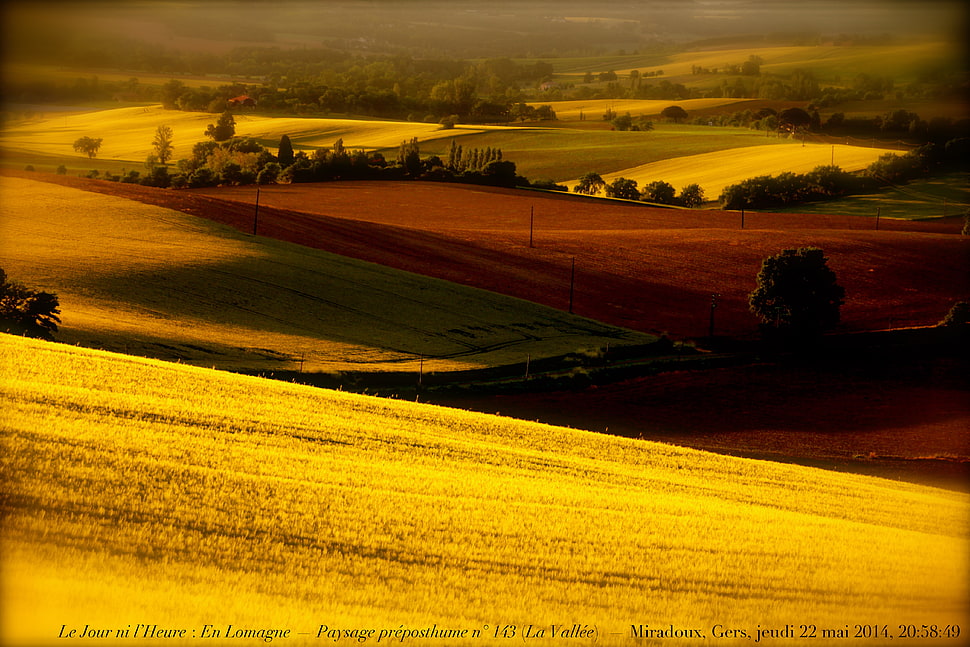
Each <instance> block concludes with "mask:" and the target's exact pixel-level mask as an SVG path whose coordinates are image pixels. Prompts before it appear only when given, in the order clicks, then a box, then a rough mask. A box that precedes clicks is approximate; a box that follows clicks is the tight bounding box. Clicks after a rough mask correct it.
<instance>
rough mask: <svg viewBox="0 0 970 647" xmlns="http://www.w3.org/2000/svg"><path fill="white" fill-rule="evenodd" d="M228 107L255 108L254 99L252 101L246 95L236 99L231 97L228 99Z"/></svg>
mask: <svg viewBox="0 0 970 647" xmlns="http://www.w3.org/2000/svg"><path fill="white" fill-rule="evenodd" d="M229 107H230V108H255V107H256V99H253V98H252V97H250V96H248V95H245V94H242V95H239V96H238V97H233V98H232V99H229Z"/></svg>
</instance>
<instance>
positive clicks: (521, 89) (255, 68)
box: [5, 42, 964, 123]
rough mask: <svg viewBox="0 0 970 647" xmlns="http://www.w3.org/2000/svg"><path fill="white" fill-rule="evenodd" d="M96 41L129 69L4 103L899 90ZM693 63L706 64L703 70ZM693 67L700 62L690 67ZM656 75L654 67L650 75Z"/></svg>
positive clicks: (525, 111)
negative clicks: (575, 77)
mask: <svg viewBox="0 0 970 647" xmlns="http://www.w3.org/2000/svg"><path fill="white" fill-rule="evenodd" d="M117 45H118V47H119V48H120V50H119V51H117V52H115V51H112V49H111V47H110V46H109V45H108V44H105V45H104V46H103V47H101V48H99V49H98V50H96V51H92V50H83V51H80V52H78V53H77V55H76V56H73V57H71V60H72V61H73V63H74V64H75V65H83V66H84V67H85V68H86V69H97V68H99V67H102V66H106V65H108V64H109V63H111V62H117V61H124V68H125V69H126V70H127V71H129V72H131V73H132V77H131V78H130V79H128V80H126V81H114V82H112V81H106V80H101V79H99V78H98V77H97V76H96V75H89V74H87V75H84V76H79V77H77V78H75V79H73V80H67V79H69V78H70V77H69V76H65V77H64V78H65V80H64V81H61V82H57V81H54V80H49V79H48V80H44V79H39V80H32V81H30V82H26V83H20V84H12V83H8V84H7V85H6V87H5V94H6V101H7V102H9V103H26V104H41V103H85V102H96V101H110V100H115V101H157V102H160V103H162V104H163V105H165V107H166V108H169V109H173V110H174V109H177V110H188V111H208V112H213V113H218V112H222V111H223V110H225V108H226V106H227V103H228V101H229V100H230V99H232V98H234V97H238V96H241V95H245V96H249V97H251V98H252V99H254V100H255V103H256V109H257V110H258V111H259V112H260V113H264V114H295V115H314V116H323V115H332V114H353V115H363V116H371V117H380V118H388V119H407V120H410V121H439V120H440V119H443V118H448V117H451V116H455V117H456V118H457V119H460V120H461V121H464V122H474V123H499V122H511V121H516V120H522V121H525V120H535V119H543V118H554V115H553V114H551V113H549V112H542V111H540V112H536V109H535V108H534V107H532V106H529V105H526V102H527V101H528V102H542V101H554V100H563V99H665V100H670V101H678V100H684V99H696V98H705V97H730V98H761V99H771V100H778V101H806V102H812V104H813V105H814V106H816V107H820V108H821V107H830V106H833V105H838V104H839V103H842V102H846V101H853V100H860V99H868V100H872V99H881V98H884V97H889V96H894V94H896V93H901V92H903V89H901V88H895V87H894V82H893V79H892V78H889V77H881V76H878V75H867V74H860V75H858V76H857V77H856V78H855V79H853V80H852V82H851V84H850V87H842V88H832V87H823V86H822V85H821V84H820V83H819V82H818V81H817V80H816V79H815V78H814V77H813V75H812V73H811V72H810V71H801V70H799V71H795V72H793V73H792V74H790V75H787V76H779V75H768V74H762V73H761V71H760V69H759V68H760V65H759V61H758V60H757V57H754V56H752V57H750V58H749V59H748V60H747V61H742V62H739V64H738V65H737V70H735V71H737V72H738V75H737V76H728V74H729V73H731V72H732V70H730V69H728V70H724V71H723V73H724V74H725V75H726V76H725V79H724V80H723V81H722V82H721V83H719V84H718V85H716V86H713V87H709V88H706V89H698V88H688V87H686V86H685V85H683V84H682V83H672V82H670V81H668V80H665V79H663V78H662V77H661V75H662V71H661V72H652V73H650V74H649V75H648V74H645V73H644V74H641V73H640V72H638V71H637V70H633V71H631V72H628V73H626V74H623V75H618V74H617V73H616V72H614V71H612V70H605V71H602V72H599V73H596V74H594V73H592V72H590V73H588V74H587V75H586V78H585V79H584V80H583V81H582V82H577V83H553V82H552V79H553V65H552V63H550V62H548V61H542V60H540V61H533V62H517V61H513V60H512V59H509V58H493V59H486V60H481V61H462V60H446V59H421V58H412V57H409V56H403V55H401V56H364V55H360V54H353V53H348V52H341V51H337V50H329V49H322V48H321V49H279V48H259V47H246V48H237V49H234V50H232V51H230V52H228V53H225V54H218V55H217V54H200V53H180V52H175V51H166V50H164V49H162V48H160V47H158V46H148V45H145V46H138V45H137V44H126V45H122V44H121V42H119V43H118V44H117ZM138 72H145V73H150V74H171V75H172V76H173V77H174V78H173V79H172V80H171V81H170V82H168V83H166V84H165V85H164V86H158V85H153V84H145V83H141V82H139V80H138V78H137V76H136V74H137V73H138ZM703 72H708V71H707V70H703ZM697 73H700V72H697ZM188 74H195V75H198V74H211V75H229V76H232V77H235V78H237V79H238V78H243V79H252V81H251V82H249V81H247V82H237V83H232V84H223V85H219V86H201V87H194V86H190V85H189V84H187V83H185V82H183V81H182V80H180V79H179V78H178V76H180V75H188ZM658 77H660V78H658ZM924 81H925V82H923V83H917V84H912V85H911V86H909V87H907V88H905V92H906V94H907V95H908V96H914V95H915V96H924V97H926V96H933V97H948V96H959V95H960V94H961V93H962V92H963V91H964V89H963V88H962V87H961V84H960V81H959V80H958V79H953V80H949V79H945V78H932V79H931V78H927V79H925V80H924Z"/></svg>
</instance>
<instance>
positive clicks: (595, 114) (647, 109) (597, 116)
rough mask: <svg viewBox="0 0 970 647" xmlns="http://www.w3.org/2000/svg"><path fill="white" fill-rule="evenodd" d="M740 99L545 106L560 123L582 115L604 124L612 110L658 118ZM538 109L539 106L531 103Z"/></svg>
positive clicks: (589, 101)
mask: <svg viewBox="0 0 970 647" xmlns="http://www.w3.org/2000/svg"><path fill="white" fill-rule="evenodd" d="M737 102H738V100H737V99H723V98H716V99H685V100H683V101H678V100H671V99H656V100H654V99H617V100H614V99H584V100H573V101H552V102H546V105H550V106H552V109H553V110H555V112H556V118H557V119H561V120H576V119H579V118H580V113H582V115H583V116H584V118H585V119H587V120H589V121H601V120H602V118H603V115H604V114H605V113H606V112H607V111H608V110H612V111H613V112H614V113H616V114H618V115H622V114H626V113H628V112H629V113H630V114H631V115H632V116H634V117H638V116H641V115H642V116H644V117H654V118H656V117H658V116H659V115H660V113H661V111H662V110H663V109H664V108H666V107H668V106H673V105H677V106H680V107H681V108H683V109H684V110H686V111H687V112H688V113H690V112H691V111H692V110H703V109H705V108H716V107H718V106H726V105H730V104H732V103H737ZM532 105H535V106H539V105H542V104H540V103H535V104H532Z"/></svg>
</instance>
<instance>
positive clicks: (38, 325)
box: [0, 268, 61, 340]
mask: <svg viewBox="0 0 970 647" xmlns="http://www.w3.org/2000/svg"><path fill="white" fill-rule="evenodd" d="M60 312H61V311H60V307H59V304H58V302H57V295H56V294H51V293H49V292H37V291H36V290H31V289H30V288H27V287H25V286H23V285H21V284H20V283H11V282H8V281H7V273H6V272H4V271H3V268H0V330H3V331H4V332H8V333H13V334H18V335H27V336H28V337H39V338H41V339H47V340H53V338H54V335H53V334H54V333H55V332H57V324H58V323H60V321H61V320H60V317H58V315H59V314H60Z"/></svg>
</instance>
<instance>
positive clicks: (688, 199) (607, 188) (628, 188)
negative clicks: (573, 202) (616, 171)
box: [573, 173, 704, 208]
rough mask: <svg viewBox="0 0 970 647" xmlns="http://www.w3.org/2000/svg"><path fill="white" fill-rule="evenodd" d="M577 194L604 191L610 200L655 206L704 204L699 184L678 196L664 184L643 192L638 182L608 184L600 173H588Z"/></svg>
mask: <svg viewBox="0 0 970 647" xmlns="http://www.w3.org/2000/svg"><path fill="white" fill-rule="evenodd" d="M573 191H574V192H575V193H580V194H583V195H598V194H599V193H600V191H602V192H603V193H604V194H605V195H606V197H608V198H619V199H622V200H642V201H644V202H651V203H654V204H667V205H679V206H683V207H690V208H693V207H698V206H700V205H701V204H703V203H704V189H702V188H701V187H700V185H698V184H688V185H687V186H685V187H683V188H682V189H681V190H680V194H679V195H678V194H677V192H676V189H674V187H673V185H671V184H669V183H667V182H663V181H657V182H650V183H649V184H647V185H645V186H644V187H643V189H642V190H641V189H640V188H639V186H638V183H637V181H636V180H631V179H629V178H624V177H618V178H616V179H614V180H613V181H612V182H610V183H609V184H607V183H606V182H605V181H604V180H603V178H602V177H600V175H599V174H598V173H586V174H585V175H583V176H582V177H581V178H579V182H578V183H577V184H576V186H575V187H573Z"/></svg>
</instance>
